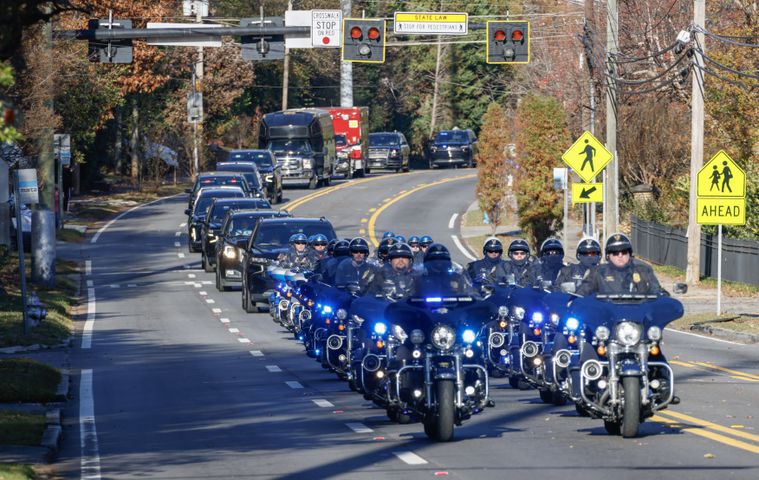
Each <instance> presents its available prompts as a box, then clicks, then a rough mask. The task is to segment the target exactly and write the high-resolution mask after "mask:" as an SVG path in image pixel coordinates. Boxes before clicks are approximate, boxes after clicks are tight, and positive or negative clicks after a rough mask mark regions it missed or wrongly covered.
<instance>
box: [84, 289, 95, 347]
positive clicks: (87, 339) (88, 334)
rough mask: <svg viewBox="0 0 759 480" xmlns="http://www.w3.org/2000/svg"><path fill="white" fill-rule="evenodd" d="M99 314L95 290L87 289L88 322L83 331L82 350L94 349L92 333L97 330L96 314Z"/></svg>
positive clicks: (85, 323)
mask: <svg viewBox="0 0 759 480" xmlns="http://www.w3.org/2000/svg"><path fill="white" fill-rule="evenodd" d="M96 312H97V303H96V299H95V289H94V288H88V289H87V321H85V322H84V328H83V329H82V350H88V349H90V348H92V331H93V330H94V328H95V314H96Z"/></svg>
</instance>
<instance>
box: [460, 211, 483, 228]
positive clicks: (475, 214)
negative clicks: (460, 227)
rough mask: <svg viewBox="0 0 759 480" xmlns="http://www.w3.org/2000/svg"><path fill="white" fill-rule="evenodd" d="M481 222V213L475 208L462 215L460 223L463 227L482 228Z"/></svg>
mask: <svg viewBox="0 0 759 480" xmlns="http://www.w3.org/2000/svg"><path fill="white" fill-rule="evenodd" d="M482 220H483V219H482V212H481V211H480V209H479V208H475V209H474V210H469V211H468V212H466V213H465V214H464V218H463V219H462V223H463V224H464V226H465V227H484V226H485V223H484V222H483V221H482Z"/></svg>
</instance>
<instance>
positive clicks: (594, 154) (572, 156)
mask: <svg viewBox="0 0 759 480" xmlns="http://www.w3.org/2000/svg"><path fill="white" fill-rule="evenodd" d="M612 158H614V155H612V154H611V152H610V151H608V150H607V149H606V147H604V146H603V144H602V143H601V142H600V141H598V139H597V138H596V137H594V136H593V134H592V133H590V132H587V131H586V132H584V133H583V134H582V135H580V138H578V139H577V141H576V142H575V143H574V145H572V147H571V148H570V149H569V150H567V151H566V152H564V155H562V156H561V159H562V160H564V163H566V164H567V165H569V168H571V169H572V170H574V171H575V173H577V174H578V175H579V176H580V178H582V179H583V180H584V181H585V182H590V181H591V180H593V178H594V177H595V176H596V175H598V174H599V173H601V171H602V170H603V169H604V167H606V165H607V164H608V163H609V162H610V161H611V159H612Z"/></svg>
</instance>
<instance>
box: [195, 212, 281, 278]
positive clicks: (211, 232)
mask: <svg viewBox="0 0 759 480" xmlns="http://www.w3.org/2000/svg"><path fill="white" fill-rule="evenodd" d="M248 209H264V210H270V209H271V205H270V204H269V201H268V200H266V199H264V198H215V199H214V200H213V201H212V202H211V205H209V206H208V213H207V214H206V218H205V220H204V221H203V223H202V225H201V228H200V239H201V240H200V243H201V248H200V252H201V263H202V264H203V270H205V271H206V272H213V270H214V268H216V255H215V250H214V244H215V243H216V242H217V241H218V236H219V232H220V231H221V227H222V225H221V224H222V222H223V221H224V215H226V213H227V211H229V210H248Z"/></svg>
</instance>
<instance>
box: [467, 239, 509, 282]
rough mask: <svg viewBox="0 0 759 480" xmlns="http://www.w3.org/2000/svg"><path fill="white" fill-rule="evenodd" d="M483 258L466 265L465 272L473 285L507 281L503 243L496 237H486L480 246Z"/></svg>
mask: <svg viewBox="0 0 759 480" xmlns="http://www.w3.org/2000/svg"><path fill="white" fill-rule="evenodd" d="M482 255H483V258H481V259H480V260H475V261H474V262H470V263H469V264H468V265H467V273H468V274H469V278H471V279H472V282H474V284H475V286H478V287H479V286H482V285H494V284H497V283H507V272H506V262H505V261H504V260H503V259H502V258H501V257H502V256H503V244H502V243H501V241H500V240H498V239H497V238H490V239H488V240H487V241H486V242H485V244H484V245H483V246H482Z"/></svg>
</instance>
